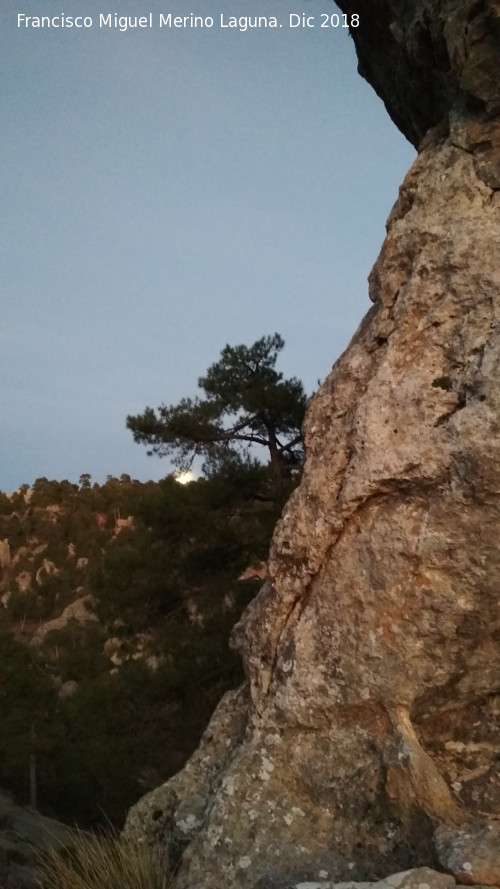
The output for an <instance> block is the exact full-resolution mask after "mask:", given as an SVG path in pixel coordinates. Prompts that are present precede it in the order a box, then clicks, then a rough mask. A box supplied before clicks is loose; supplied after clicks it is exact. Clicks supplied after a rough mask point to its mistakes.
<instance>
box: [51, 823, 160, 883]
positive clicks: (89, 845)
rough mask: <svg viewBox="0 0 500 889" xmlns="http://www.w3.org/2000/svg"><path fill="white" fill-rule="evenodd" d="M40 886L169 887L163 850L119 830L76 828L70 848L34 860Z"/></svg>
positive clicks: (57, 850)
mask: <svg viewBox="0 0 500 889" xmlns="http://www.w3.org/2000/svg"><path fill="white" fill-rule="evenodd" d="M37 869H38V873H39V875H40V879H41V885H42V887H43V889H169V887H170V886H171V882H172V877H171V874H170V873H169V864H168V855H167V852H161V851H160V850H159V849H153V848H151V847H150V846H147V845H143V844H141V843H139V842H138V841H137V840H131V839H122V838H121V837H120V835H119V834H105V833H101V834H91V833H83V832H81V831H80V832H77V833H76V836H75V840H74V842H73V843H72V845H71V847H70V848H66V849H50V850H47V851H46V852H44V853H43V854H42V855H41V856H40V858H39V860H38V863H37Z"/></svg>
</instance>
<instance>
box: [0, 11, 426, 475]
mask: <svg viewBox="0 0 500 889" xmlns="http://www.w3.org/2000/svg"><path fill="white" fill-rule="evenodd" d="M117 7H118V9H117ZM115 10H117V11H118V12H119V13H120V15H131V16H135V15H147V14H149V12H152V13H153V18H154V25H155V26H154V27H153V28H151V29H149V28H147V29H137V30H127V31H126V32H121V31H119V30H118V29H109V28H99V24H98V23H99V14H100V13H104V14H107V13H108V12H112V13H113V12H114V11H115ZM335 10H336V7H335V6H334V5H333V4H332V3H331V0H324V2H323V0H304V3H303V4H302V5H301V6H300V8H299V6H297V5H295V4H294V3H293V0H265V2H264V0H252V3H248V4H245V3H244V2H242V0H198V4H196V0H193V2H192V3H191V2H188V0H176V2H175V4H174V5H170V6H168V5H167V4H165V3H163V2H159V0H143V2H142V0H117V3H116V4H115V6H109V7H108V6H107V5H106V3H105V0H102V2H101V0H65V2H61V0H3V4H2V9H1V11H0V40H1V44H2V45H1V46H0V53H1V55H0V68H1V78H2V91H1V98H0V113H1V120H2V132H1V136H0V139H1V153H2V160H3V162H2V166H1V173H0V177H1V185H0V187H1V194H2V198H1V201H2V209H3V218H4V225H3V237H2V239H1V248H0V249H1V256H0V269H1V272H0V276H1V294H2V297H1V318H2V324H1V328H0V331H1V332H0V336H1V349H0V374H1V376H0V379H1V387H0V422H1V426H0V428H1V435H2V447H1V451H0V490H4V491H10V490H13V489H14V488H16V487H18V486H19V485H20V484H22V483H31V482H33V481H34V480H35V479H36V478H37V477H39V476H47V477H49V478H58V479H62V478H68V479H70V480H71V481H77V480H78V477H79V475H80V474H81V473H83V472H89V473H91V475H92V477H93V479H94V480H95V481H99V482H100V481H104V480H105V478H106V475H107V474H113V475H118V476H119V475H120V474H121V473H123V472H127V473H129V474H130V475H131V476H132V477H134V478H139V479H142V480H145V479H148V478H154V479H157V478H160V477H162V476H164V475H165V474H166V473H167V472H168V471H169V465H168V464H167V463H166V462H165V461H161V460H158V459H157V458H152V457H151V458H148V457H147V456H146V453H145V449H144V448H143V447H141V446H139V445H136V444H135V443H134V442H133V439H132V436H131V434H130V433H129V432H128V431H127V430H126V429H125V417H126V415H127V414H130V413H131V414H134V413H138V412H140V411H142V410H143V408H144V407H145V406H146V405H151V406H153V407H155V406H157V405H158V404H160V403H161V402H165V403H175V402H176V401H178V400H179V399H180V398H181V397H183V396H187V395H193V394H195V391H196V380H197V378H198V377H199V376H200V375H201V374H203V373H204V371H205V370H206V369H207V367H208V366H209V365H210V364H211V363H212V362H213V361H215V360H216V359H217V358H218V355H219V353H220V350H221V349H222V348H223V346H224V345H225V344H226V343H230V344H231V345H236V344H238V343H246V344H251V343H252V342H254V340H256V339H258V338H259V337H261V336H263V335H264V334H271V333H274V332H275V331H278V332H279V333H281V335H282V336H283V337H284V339H285V341H286V349H285V351H284V352H283V355H282V361H281V364H280V367H281V369H282V370H283V371H284V372H285V373H286V374H287V375H294V376H298V377H300V378H301V379H302V380H303V381H304V383H305V385H306V388H307V389H308V391H312V389H314V388H315V386H316V383H317V380H318V379H319V378H324V377H325V376H326V374H327V373H328V372H329V370H330V368H331V365H332V363H333V361H334V360H335V358H336V357H337V356H338V355H339V354H340V352H341V351H342V350H343V349H344V348H345V346H346V345H347V343H348V341H349V339H350V337H351V336H352V334H353V333H354V330H355V329H356V327H357V325H358V323H359V321H360V319H361V317H362V315H363V314H364V312H365V311H366V309H367V308H368V307H369V301H368V296H367V285H366V278H367V275H368V273H369V270H370V268H371V265H372V264H373V262H374V260H375V258H376V255H377V253H378V250H379V249H380V245H381V243H382V240H383V237H384V224H385V220H386V217H387V215H388V212H389V210H390V208H391V206H392V204H393V203H394V200H395V199H396V196H397V190H398V185H399V184H400V182H401V180H402V178H403V176H404V173H405V172H406V170H407V169H408V167H409V165H410V163H411V161H412V158H413V156H414V150H413V149H412V147H411V146H410V145H409V144H408V143H407V142H406V141H405V139H404V137H403V136H402V135H401V134H400V133H399V132H398V131H397V130H396V128H395V126H394V125H393V124H392V123H391V121H390V120H389V118H388V116H387V114H386V112H385V109H384V107H383V104H382V103H381V101H380V100H379V99H378V98H377V97H376V96H375V94H374V93H373V91H372V90H371V89H370V87H369V86H368V85H367V84H366V83H365V82H364V81H363V80H362V79H361V78H360V77H359V75H358V74H357V72H356V59H355V53H354V48H353V44H352V41H351V39H350V38H349V36H348V34H347V33H346V31H345V30H342V29H333V28H321V27H320V24H321V14H322V13H325V12H326V13H330V12H335ZM302 11H305V12H307V14H308V15H311V16H314V18H315V25H316V27H314V28H309V29H302V28H297V29H291V28H289V27H288V23H289V15H290V13H296V12H299V13H301V12H302ZM61 12H64V13H65V14H66V15H86V16H90V17H92V20H93V26H92V28H89V29H80V30H77V29H59V30H56V29H54V28H51V29H33V28H23V27H21V28H18V27H17V16H18V13H24V14H26V15H32V16H34V15H38V16H41V15H51V16H52V15H58V14H60V13H61ZM160 12H161V13H163V14H167V13H168V12H172V13H173V14H176V15H188V14H189V13H190V12H193V13H195V14H199V15H203V16H209V15H210V16H212V17H213V18H214V27H213V28H211V29H206V28H205V29H190V28H185V29H168V28H167V29H165V28H161V29H160V28H159V27H158V24H157V22H158V20H159V14H160ZM221 14H223V15H224V16H225V20H226V21H227V20H228V18H229V16H230V15H236V16H242V15H252V16H253V15H259V14H260V15H265V16H268V17H270V16H272V15H275V16H276V17H277V18H278V20H279V22H280V23H283V28H278V29H270V28H269V29H259V30H250V29H249V30H247V31H246V32H241V31H239V30H238V29H221V28H220V26H219V23H220V16H221Z"/></svg>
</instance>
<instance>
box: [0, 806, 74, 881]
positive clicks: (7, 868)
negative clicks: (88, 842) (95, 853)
mask: <svg viewBox="0 0 500 889" xmlns="http://www.w3.org/2000/svg"><path fill="white" fill-rule="evenodd" d="M72 836H73V831H72V830H71V829H70V828H69V827H68V826H67V825H65V824H61V823H60V822H58V821H54V820H53V819H52V818H45V817H44V816H43V815H40V814H39V813H38V812H37V811H36V810H35V809H31V808H29V807H22V806H16V805H15V804H14V803H13V801H12V799H11V797H10V796H9V794H7V793H4V792H3V791H1V790H0V889H40V880H39V879H38V876H37V872H36V856H37V854H38V853H40V852H42V851H43V850H45V849H47V848H49V847H55V848H60V847H61V846H65V845H68V844H70V843H71V840H72Z"/></svg>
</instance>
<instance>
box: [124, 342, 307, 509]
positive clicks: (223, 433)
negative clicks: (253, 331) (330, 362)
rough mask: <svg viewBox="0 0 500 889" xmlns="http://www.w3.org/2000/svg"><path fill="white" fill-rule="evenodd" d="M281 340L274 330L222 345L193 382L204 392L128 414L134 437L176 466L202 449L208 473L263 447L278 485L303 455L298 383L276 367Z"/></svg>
mask: <svg viewBox="0 0 500 889" xmlns="http://www.w3.org/2000/svg"><path fill="white" fill-rule="evenodd" d="M284 345H285V343H284V340H283V339H282V338H281V337H280V335H279V334H278V333H275V334H274V335H273V336H265V337H262V338H261V339H260V340H257V342H255V343H254V344H253V345H252V346H243V345H241V346H226V347H225V348H224V349H223V350H222V353H221V357H220V360H219V361H217V362H216V363H215V364H212V366H211V367H209V369H208V371H207V373H206V375H205V376H204V377H200V379H199V380H198V386H199V387H200V389H201V390H202V391H203V393H204V397H203V398H194V399H193V398H183V399H182V401H181V402H180V403H179V404H177V405H170V406H168V407H167V406H166V405H161V406H160V407H159V408H158V411H157V412H155V411H154V410H153V408H151V407H147V408H146V410H145V411H144V413H143V414H139V415H138V416H135V417H132V416H129V417H127V426H128V428H129V429H131V430H132V432H133V434H134V439H135V441H137V442H140V443H142V444H147V445H148V446H149V447H150V451H149V453H150V454H158V455H159V456H165V455H173V456H174V458H175V459H176V460H177V463H178V465H179V467H180V468H182V469H185V468H187V467H189V466H190V465H191V463H192V461H193V459H194V457H196V456H197V455H202V456H203V457H204V458H205V464H204V471H206V472H208V473H209V474H218V473H219V471H220V468H221V465H225V463H226V462H227V461H228V460H229V461H231V462H232V463H233V464H234V463H235V462H238V461H242V460H243V461H244V462H248V461H249V459H250V458H249V451H248V449H249V447H251V446H253V445H258V446H261V447H264V448H266V449H267V452H268V457H269V462H270V465H271V468H272V473H273V479H274V487H275V489H276V490H277V491H279V490H280V489H281V486H282V483H283V478H284V477H285V476H286V475H287V474H288V470H289V469H290V467H294V466H300V465H301V463H302V460H303V450H302V432H301V429H302V423H303V420H304V413H305V409H306V405H307V397H306V394H305V392H304V388H303V386H302V383H301V382H300V381H299V380H297V379H295V377H293V378H292V379H289V380H284V379H283V374H282V373H279V372H278V371H277V370H276V369H275V365H276V361H277V359H278V355H279V353H280V352H281V350H282V349H283V347H284Z"/></svg>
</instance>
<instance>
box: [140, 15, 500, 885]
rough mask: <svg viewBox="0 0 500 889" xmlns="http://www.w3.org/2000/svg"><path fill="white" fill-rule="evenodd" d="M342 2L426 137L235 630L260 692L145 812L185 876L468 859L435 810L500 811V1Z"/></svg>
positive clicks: (468, 817) (332, 872)
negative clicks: (442, 847) (299, 477)
mask: <svg viewBox="0 0 500 889" xmlns="http://www.w3.org/2000/svg"><path fill="white" fill-rule="evenodd" d="M339 5H340V6H341V8H342V9H343V10H344V11H345V12H347V13H349V14H350V13H359V15H360V21H361V22H362V25H361V26H360V28H359V29H356V30H353V36H354V39H355V42H356V46H357V49H358V54H359V57H360V70H361V73H362V74H363V75H364V76H366V77H367V78H368V79H369V80H370V82H371V83H372V84H373V85H374V87H375V89H376V90H377V91H378V92H379V94H381V95H382V97H383V99H384V101H385V103H386V106H387V108H388V111H389V113H390V114H391V116H392V117H393V119H394V121H395V122H396V123H397V125H398V126H399V127H400V128H401V129H402V130H403V131H404V132H405V134H406V135H407V136H408V138H409V139H410V140H411V141H412V142H413V143H414V144H415V145H418V146H420V153H419V155H418V157H417V160H416V161H415V163H414V165H413V167H412V168H411V170H410V171H409V173H408V175H407V177H406V179H405V181H404V182H403V185H402V186H401V189H400V194H399V198H398V200H397V202H396V204H395V206H394V209H393V211H392V213H391V215H390V217H389V220H388V225H387V237H386V240H385V243H384V245H383V248H382V251H381V254H380V256H379V258H378V260H377V262H376V264H375V267H374V269H373V271H372V273H371V276H370V282H369V286H370V296H371V299H372V301H373V308H372V309H371V311H370V312H369V313H368V315H367V316H366V317H365V319H364V320H363V322H362V323H361V325H360V327H359V330H358V331H357V333H356V334H355V336H354V338H353V340H352V342H351V344H350V345H349V347H348V349H347V350H346V352H345V353H344V355H343V356H342V357H341V358H340V359H339V360H338V361H337V363H336V364H335V366H334V368H333V370H332V372H331V374H330V376H329V377H328V378H327V380H326V381H325V383H324V384H323V386H322V387H321V389H320V390H319V392H318V394H317V395H316V397H315V399H314V401H313V403H312V405H311V408H310V410H309V414H308V417H307V420H306V428H305V432H306V442H307V462H306V467H305V472H304V477H303V481H302V483H301V486H300V488H299V489H298V490H297V491H296V492H295V494H294V495H293V497H292V499H291V500H290V502H289V503H288V505H287V507H286V509H285V512H284V514H283V517H282V520H281V521H280V523H279V524H278V527H277V529H276V533H275V536H274V542H273V546H272V552H271V558H270V564H269V573H270V577H271V581H269V582H268V583H266V584H265V586H264V587H263V589H262V591H261V593H260V595H259V596H258V597H257V598H256V600H255V601H254V602H253V603H252V604H251V606H250V607H249V609H248V611H247V612H246V614H245V615H244V617H243V619H242V620H241V622H240V624H239V625H238V626H237V627H236V628H235V632H234V644H235V645H236V646H237V648H238V649H239V650H240V651H241V654H242V656H243V659H244V662H245V665H246V671H247V675H248V680H249V688H250V693H251V703H250V705H249V706H248V707H247V708H246V709H245V708H244V709H243V710H242V705H241V701H242V698H241V697H239V698H238V699H237V700H238V707H239V710H238V711H237V712H238V718H237V719H236V716H235V713H236V711H235V710H234V707H235V700H236V699H235V698H231V696H230V697H229V698H226V700H225V702H223V703H222V704H221V708H220V710H219V712H218V715H217V717H216V720H215V721H214V723H213V725H211V726H209V728H208V730H207V736H206V737H207V738H208V739H209V741H210V743H209V744H208V745H207V742H206V741H205V746H204V748H203V749H204V751H205V753H204V756H202V757H200V752H198V754H196V756H197V757H198V759H195V760H194V761H192V763H191V764H190V765H189V766H188V772H187V773H186V775H187V776H188V777H186V776H184V777H179V776H177V778H174V779H173V781H172V782H170V784H168V785H166V786H165V787H164V788H160V789H159V790H157V791H155V792H154V794H155V796H150V797H149V798H148V797H146V798H145V799H144V800H143V801H141V802H140V803H139V804H138V806H136V807H135V809H134V810H132V812H131V814H130V817H129V822H128V826H127V830H129V831H139V832H141V833H143V834H144V835H145V836H147V837H150V838H158V824H161V826H162V831H161V833H162V836H163V837H166V836H167V834H168V835H169V836H170V838H171V839H172V838H173V839H174V841H175V842H176V843H177V844H178V850H179V854H181V853H183V854H182V860H181V863H180V868H179V871H178V875H177V881H176V887H177V889H221V887H225V886H227V887H241V889H257V887H258V886H259V887H264V886H267V885H269V886H271V885H278V884H279V883H280V881H281V883H283V881H286V880H288V881H289V882H291V881H295V883H300V882H301V881H302V882H306V881H310V882H311V881H314V880H316V881H318V880H321V879H322V880H329V881H330V883H331V882H339V881H346V880H367V879H368V880H372V879H374V878H375V879H378V878H380V877H382V876H384V874H388V873H391V872H393V871H395V870H402V869H404V868H408V867H414V866H422V865H428V866H429V867H433V866H438V867H439V866H441V867H446V866H444V865H443V864H441V865H439V864H438V859H437V857H436V851H435V845H434V831H435V828H436V827H437V826H438V825H441V826H443V825H444V827H446V829H447V830H448V831H451V832H452V833H451V834H447V836H448V841H447V842H448V845H450V843H451V845H452V846H453V841H452V840H450V839H449V837H450V836H452V834H453V831H456V836H457V837H458V839H460V836H461V835H462V834H460V831H461V830H463V829H464V828H463V825H464V824H468V823H469V822H474V823H475V828H474V829H475V830H476V832H477V835H478V836H479V834H480V830H479V828H478V827H477V825H478V824H480V825H483V826H484V825H485V824H486V826H487V825H488V823H490V821H491V820H492V819H493V816H494V815H495V814H498V812H499V809H500V778H499V769H498V758H499V756H500V691H499V690H500V549H499V540H500V508H499V505H500V335H499V333H500V193H499V190H498V189H499V188H500V124H499V116H498V115H499V111H500V3H499V2H498V0H495V2H494V0H491V2H472V0H467V2H461V0H447V2H445V0H442V2H432V3H431V2H427V0H407V2H400V0H399V2H396V0H394V2H389V0H361V2H357V0H356V2H351V0H341V2H340V3H339ZM332 212H334V210H332ZM224 712H225V716H224V719H221V714H224ZM231 714H233V715H232V716H231ZM232 718H233V719H234V720H235V724H237V725H238V729H237V736H236V735H235V736H231V735H230V734H229V735H228V736H227V737H226V738H225V739H224V737H223V736H221V737H219V738H218V739H217V738H216V736H217V733H218V732H219V731H220V726H221V725H228V724H230V723H231V719H232ZM245 721H246V730H245V731H244V728H243V724H244V722H245ZM214 738H215V739H214ZM224 741H225V742H226V747H225V748H224V749H225V751H226V752H225V754H224V755H221V749H223V742H224ZM207 776H208V777H207ZM186 782H187V783H186ZM181 785H182V788H183V789H182V791H181V792H180V793H178V792H177V789H180V788H181ZM174 790H175V799H173V797H172V793H173V792H174ZM162 799H164V800H165V801H168V805H167V803H165V806H164V807H162V806H163V804H162V802H161V800H162ZM190 799H192V800H194V801H195V802H194V803H193V806H194V808H193V811H192V812H191V811H190V810H189V800H190ZM172 800H173V801H172ZM155 806H156V808H155ZM167 810H168V812H167ZM179 811H180V812H182V819H180V818H179V814H178V813H179ZM155 819H156V821H155ZM180 820H182V821H183V823H184V825H190V826H191V828H190V829H189V830H188V831H185V830H184V833H183V830H182V826H181V825H180ZM481 829H482V828H481ZM457 841H458V840H457ZM438 845H439V844H438ZM441 854H442V852H441ZM499 857H500V856H499ZM488 866H489V868H490V870H489V872H490V873H494V874H498V869H495V866H494V862H493V863H492V862H491V861H489V865H488ZM446 869H448V870H453V868H452V867H451V865H449V866H448V867H446ZM457 873H458V875H459V876H460V874H461V873H462V872H461V871H460V870H459V871H457ZM478 873H480V874H481V877H480V879H481V880H483V879H484V874H485V873H486V870H485V869H484V868H483V869H482V870H481V868H479V869H478ZM266 881H267V882H266ZM459 882H462V880H460V879H459ZM473 882H474V880H473ZM490 882H491V879H490Z"/></svg>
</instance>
